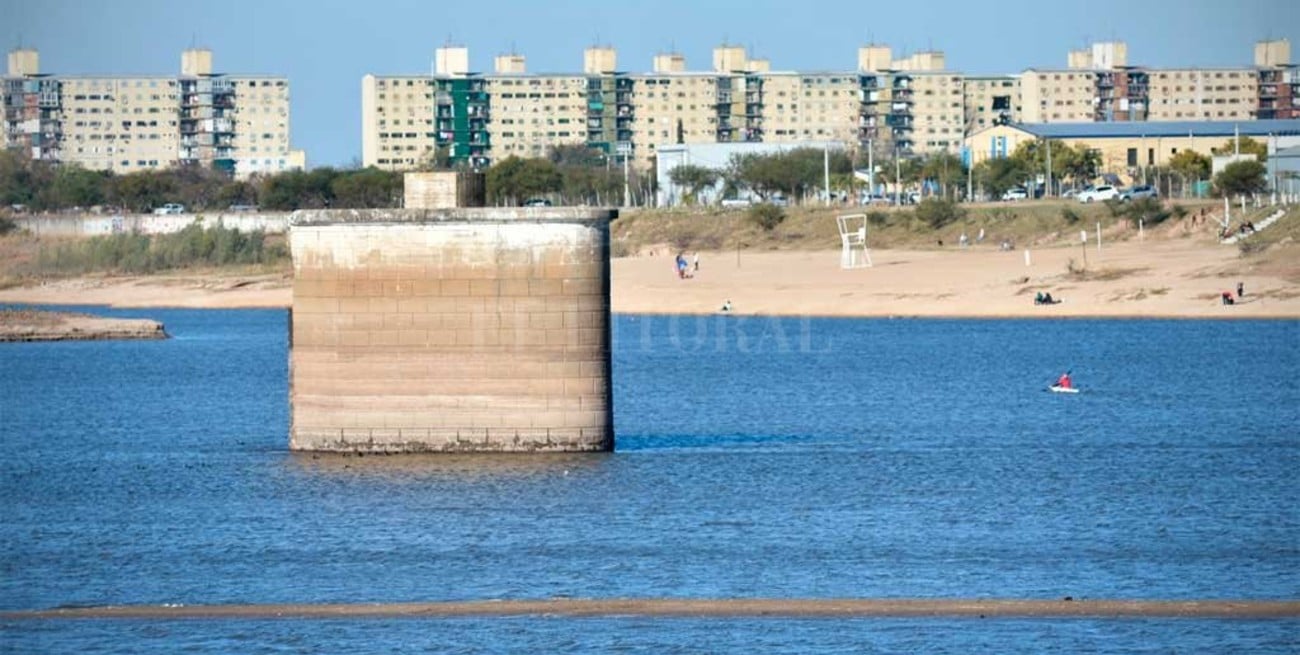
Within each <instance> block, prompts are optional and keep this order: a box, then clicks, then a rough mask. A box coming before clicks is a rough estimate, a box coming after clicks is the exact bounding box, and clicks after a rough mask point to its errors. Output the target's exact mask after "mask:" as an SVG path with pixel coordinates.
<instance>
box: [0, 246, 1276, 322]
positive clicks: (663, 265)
mask: <svg viewBox="0 0 1300 655" xmlns="http://www.w3.org/2000/svg"><path fill="white" fill-rule="evenodd" d="M839 258H840V253H839V251H766V252H761V251H748V250H746V251H740V252H739V253H737V252H735V251H732V252H702V253H700V270H699V272H698V273H696V274H695V275H694V277H693V278H690V279H678V277H677V276H676V274H675V273H674V271H673V253H672V252H671V251H669V250H668V249H667V248H661V249H658V250H657V251H656V256H648V255H643V256H634V257H623V258H617V259H615V260H613V265H612V277H613V287H612V288H613V291H612V296H613V298H612V302H613V309H614V311H615V312H619V313H685V314H703V313H714V312H717V311H718V310H719V308H720V307H721V306H722V304H723V303H724V302H725V301H727V300H730V301H731V303H732V307H733V311H734V312H735V313H737V314H742V315H773V316H806V315H811V316H932V317H1016V318H1030V317H1066V316H1069V317H1086V316H1097V317H1187V318H1297V317H1300V283H1297V282H1295V281H1290V280H1294V279H1295V272H1294V271H1286V270H1285V269H1279V267H1277V266H1270V267H1260V266H1257V265H1256V264H1254V263H1252V260H1248V259H1243V258H1241V256H1240V254H1239V252H1238V249H1237V248H1235V247H1232V246H1224V245H1219V244H1217V243H1213V242H1210V241H1206V240H1204V239H1194V238H1184V239H1176V238H1175V239H1162V240H1155V239H1152V240H1148V241H1146V242H1141V241H1138V240H1127V241H1117V242H1115V243H1113V244H1103V247H1102V249H1101V250H1100V251H1098V250H1097V248H1096V245H1095V244H1092V245H1090V246H1089V247H1088V252H1087V265H1086V269H1085V271H1084V272H1083V273H1081V274H1075V273H1071V272H1070V271H1069V268H1068V267H1069V264H1070V262H1071V260H1073V262H1074V264H1075V266H1076V268H1077V267H1079V266H1080V265H1082V264H1083V260H1084V253H1083V251H1082V249H1081V248H1079V247H1064V246H1058V247H1051V248H1039V249H1033V250H1031V251H1030V253H1029V263H1028V265H1026V257H1025V251H1024V250H1015V251H999V250H998V249H997V248H996V247H993V246H978V247H971V248H968V249H959V248H946V249H931V250H873V251H872V252H871V259H872V263H873V264H874V265H873V266H871V267H870V268H860V269H852V270H843V269H841V268H840V264H839ZM1288 278H1290V280H1289V279H1288ZM1238 282H1240V283H1242V284H1243V285H1244V288H1245V292H1246V294H1245V296H1244V297H1243V298H1242V299H1241V301H1240V302H1239V303H1237V304H1235V305H1232V306H1225V305H1223V304H1222V302H1221V294H1222V293H1223V292H1224V291H1233V292H1234V294H1235V291H1236V287H1237V283H1238ZM1039 291H1043V292H1050V293H1051V294H1052V297H1053V298H1055V299H1059V300H1060V301H1061V302H1060V303H1059V304H1054V305H1050V306H1044V305H1035V304H1034V302H1033V300H1034V295H1035V294H1036V293H1037V292H1039ZM291 299H292V284H291V281H290V280H289V279H288V277H287V275H283V274H270V275H260V276H239V277H222V276H215V277H213V276H186V275H162V276H148V277H94V278H79V279H73V280H61V281H47V282H45V283H42V284H39V285H33V286H20V287H12V288H8V289H3V290H0V302H5V303H31V304H69V305H112V306H117V307H188V308H237V307H248V308H255V307H287V306H289V304H290V302H291Z"/></svg>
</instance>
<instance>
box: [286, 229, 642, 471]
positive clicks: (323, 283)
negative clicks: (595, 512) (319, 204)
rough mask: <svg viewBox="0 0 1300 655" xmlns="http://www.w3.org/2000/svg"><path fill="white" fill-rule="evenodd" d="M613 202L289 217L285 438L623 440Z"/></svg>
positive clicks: (295, 445)
mask: <svg viewBox="0 0 1300 655" xmlns="http://www.w3.org/2000/svg"><path fill="white" fill-rule="evenodd" d="M615 216H617V213H616V212H615V211H612V210H605V209H585V208H584V209H578V208H550V207H546V208H527V209H516V208H505V209H444V210H410V209H408V210H357V211H348V210H333V211H301V212H295V213H294V215H293V217H292V218H291V219H290V231H289V239H290V245H291V248H292V251H293V265H294V289H293V313H292V321H291V328H290V329H291V333H292V334H291V339H292V340H291V347H290V402H291V404H292V425H291V428H290V432H291V434H290V447H291V448H292V449H294V450H316V451H340V452H386V453H406V452H440V451H445V452H466V451H492V452H509V451H513V452H542V451H557V452H577V451H604V450H611V449H612V448H613V443H614V442H613V438H614V435H613V411H612V406H611V388H610V343H609V338H610V337H609V221H610V220H611V219H612V218H614V217H615Z"/></svg>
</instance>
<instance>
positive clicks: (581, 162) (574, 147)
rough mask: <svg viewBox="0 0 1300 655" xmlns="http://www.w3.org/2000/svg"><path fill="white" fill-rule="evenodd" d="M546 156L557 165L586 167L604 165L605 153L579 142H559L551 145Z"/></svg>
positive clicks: (561, 166) (562, 166)
mask: <svg viewBox="0 0 1300 655" xmlns="http://www.w3.org/2000/svg"><path fill="white" fill-rule="evenodd" d="M546 158H547V159H548V160H550V162H551V163H552V164H555V165H556V166H557V167H560V168H564V167H568V166H582V167H587V168H595V167H598V166H599V167H604V166H605V162H606V155H605V153H604V152H602V151H601V150H600V149H599V148H591V147H588V146H585V145H581V144H560V145H557V146H552V147H551V149H550V150H549V151H547V153H546Z"/></svg>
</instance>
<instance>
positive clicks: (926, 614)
mask: <svg viewBox="0 0 1300 655" xmlns="http://www.w3.org/2000/svg"><path fill="white" fill-rule="evenodd" d="M507 616H570V617H600V616H641V617H711V618H757V617H774V618H781V617H784V618H959V617H971V618H986V617H1035V618H1129V617H1131V618H1140V617H1155V618H1198V619H1294V618H1297V617H1300V601H1295V600H1064V599H1063V600H1035V599H959V598H939V599H869V598H851V599H775V598H772V599H767V598H755V599H742V598H727V599H686V598H625V599H595V598H588V599H578V598H562V599H551V600H498V601H440V602H417V603H319V604H313V603H290V604H268V605H121V606H103V607H78V608H59V609H46V610H17V611H4V612H0V619H2V620H32V619H146V620H167V619H282V618H284V619H295V618H296V619H332V618H346V619H356V618H376V619H384V618H419V617H427V618H453V617H479V618H483V617H507Z"/></svg>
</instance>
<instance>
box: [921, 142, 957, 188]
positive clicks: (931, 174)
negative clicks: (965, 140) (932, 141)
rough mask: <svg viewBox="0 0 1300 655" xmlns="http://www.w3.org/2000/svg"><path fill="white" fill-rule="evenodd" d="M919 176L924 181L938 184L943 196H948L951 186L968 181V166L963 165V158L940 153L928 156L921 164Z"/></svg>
mask: <svg viewBox="0 0 1300 655" xmlns="http://www.w3.org/2000/svg"><path fill="white" fill-rule="evenodd" d="M919 164H920V165H919V168H918V171H917V172H918V174H919V177H920V178H921V179H922V180H928V181H930V182H938V183H939V188H940V189H941V190H942V191H941V192H940V193H941V195H946V192H947V190H948V188H949V186H950V185H951V184H953V183H955V182H961V181H964V180H965V179H966V166H965V164H963V163H962V161H961V158H960V157H958V156H957V155H954V154H952V153H948V152H940V153H935V154H931V155H929V156H927V157H926V158H925V159H923V160H921V161H920V163H919Z"/></svg>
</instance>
